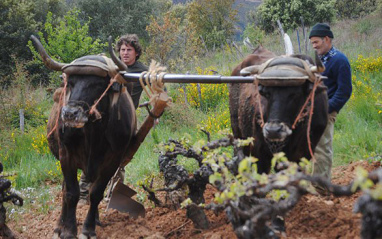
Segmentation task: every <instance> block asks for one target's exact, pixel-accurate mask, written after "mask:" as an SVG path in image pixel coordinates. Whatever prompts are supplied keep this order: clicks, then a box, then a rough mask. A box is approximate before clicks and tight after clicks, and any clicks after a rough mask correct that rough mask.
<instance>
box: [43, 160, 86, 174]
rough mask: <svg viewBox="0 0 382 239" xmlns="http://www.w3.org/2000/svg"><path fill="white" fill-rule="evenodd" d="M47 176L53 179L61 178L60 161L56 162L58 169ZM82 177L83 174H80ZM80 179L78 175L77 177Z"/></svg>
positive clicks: (50, 171)
mask: <svg viewBox="0 0 382 239" xmlns="http://www.w3.org/2000/svg"><path fill="white" fill-rule="evenodd" d="M47 174H48V175H49V176H51V177H53V178H57V177H59V176H61V164H60V161H58V160H57V161H56V167H55V168H53V169H50V170H48V171H47ZM80 175H81V174H80ZM77 178H78V175H77Z"/></svg>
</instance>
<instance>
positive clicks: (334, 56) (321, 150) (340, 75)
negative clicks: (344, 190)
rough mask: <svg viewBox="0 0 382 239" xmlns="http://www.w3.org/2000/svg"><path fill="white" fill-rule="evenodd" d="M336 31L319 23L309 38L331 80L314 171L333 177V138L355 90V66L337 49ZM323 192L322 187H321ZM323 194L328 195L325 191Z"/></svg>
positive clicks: (328, 83)
mask: <svg viewBox="0 0 382 239" xmlns="http://www.w3.org/2000/svg"><path fill="white" fill-rule="evenodd" d="M333 38H334V36H333V32H332V31H331V30H330V26H329V25H327V24H325V23H317V24H316V25H314V26H313V28H312V30H311V32H310V34H309V39H310V43H311V44H312V46H313V48H314V49H315V51H316V52H317V54H318V55H319V56H320V58H321V61H322V63H323V64H324V66H325V71H324V72H323V73H322V75H323V76H326V77H327V79H325V80H324V84H325V85H326V87H327V88H328V91H327V92H328V98H329V120H328V125H327V126H326V129H325V132H324V134H323V135H322V137H321V139H320V141H319V142H318V145H317V147H316V150H315V154H314V156H315V158H316V162H315V163H314V165H313V174H316V175H321V176H323V177H325V178H327V179H329V180H330V179H331V169H332V162H333V149H332V141H333V134H334V122H335V120H336V116H337V114H338V113H339V112H340V110H341V108H342V107H343V106H344V105H345V103H346V102H347V101H348V100H349V98H350V96H351V93H352V84H351V69H350V63H349V60H348V59H347V57H346V56H345V55H344V54H343V53H342V52H340V51H339V50H337V49H336V48H335V47H334V46H333V44H332V40H333ZM318 189H319V190H318V191H319V192H320V188H318ZM320 193H323V194H325V190H324V191H321V192H320Z"/></svg>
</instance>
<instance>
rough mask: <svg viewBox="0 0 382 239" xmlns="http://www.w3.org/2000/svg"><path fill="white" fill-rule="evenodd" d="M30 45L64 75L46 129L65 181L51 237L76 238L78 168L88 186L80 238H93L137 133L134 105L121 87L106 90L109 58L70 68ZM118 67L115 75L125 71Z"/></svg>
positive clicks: (81, 61)
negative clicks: (104, 203) (112, 181)
mask: <svg viewBox="0 0 382 239" xmlns="http://www.w3.org/2000/svg"><path fill="white" fill-rule="evenodd" d="M32 40H33V42H34V44H35V46H36V48H37V49H38V51H39V52H40V54H41V56H42V58H43V60H44V63H45V65H47V67H49V68H51V69H53V70H57V71H63V73H65V74H63V75H64V81H65V83H66V87H63V88H61V90H60V91H56V93H55V101H56V102H55V103H54V105H53V108H52V111H51V114H50V118H49V121H48V127H47V128H48V142H49V147H50V150H51V151H52V153H53V154H54V156H55V157H56V158H57V159H59V160H60V164H61V168H62V173H63V176H64V181H63V198H62V211H61V216H60V218H59V220H58V223H57V227H56V228H55V230H54V238H59V237H60V238H77V221H76V207H77V203H78V200H79V195H80V191H79V185H78V180H77V170H78V169H81V170H82V171H83V172H84V174H85V175H86V177H87V179H88V180H89V181H90V182H92V186H91V188H90V190H89V191H90V192H89V194H90V208H89V211H88V214H87V216H86V219H85V222H84V224H83V229H82V234H81V236H80V238H95V237H96V233H95V227H96V220H97V221H98V204H99V203H100V201H101V200H102V198H103V193H104V190H105V188H106V186H107V184H108V182H109V180H110V179H111V177H112V176H113V174H114V173H115V172H116V170H117V169H118V167H119V165H120V164H121V161H122V159H123V158H124V157H125V155H126V153H127V148H128V145H129V143H130V141H131V139H132V137H133V136H134V134H135V132H136V115H135V109H134V105H133V103H132V100H131V97H130V95H129V94H128V93H127V91H126V89H125V88H124V87H120V89H119V90H115V89H116V88H115V87H112V88H110V89H108V86H109V84H110V79H111V77H110V75H112V74H111V72H114V73H116V71H117V70H118V69H117V68H116V66H115V64H114V63H113V62H112V61H110V59H108V58H105V57H102V56H85V57H82V58H79V59H77V60H75V61H74V62H72V63H71V64H63V63H58V62H55V61H54V60H52V59H51V58H50V57H49V56H48V55H47V53H46V52H45V50H44V49H43V47H42V45H41V43H40V42H39V41H38V39H37V38H36V37H34V36H32ZM109 49H111V46H109ZM113 57H114V58H116V57H115V55H113ZM117 63H118V65H120V68H119V69H120V70H125V69H126V66H124V65H123V63H122V64H121V62H117ZM65 76H66V77H65ZM104 93H105V95H104V96H103V97H101V96H102V95H103V94H104ZM99 99H100V101H99V102H98V103H97V104H96V105H95V102H96V101H98V100H99ZM92 106H94V107H93V109H92Z"/></svg>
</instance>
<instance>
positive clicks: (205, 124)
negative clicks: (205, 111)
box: [199, 104, 231, 133]
mask: <svg viewBox="0 0 382 239" xmlns="http://www.w3.org/2000/svg"><path fill="white" fill-rule="evenodd" d="M199 128H202V129H204V130H206V131H207V132H209V133H217V132H219V131H221V130H225V129H231V119H230V113H229V107H228V104H222V105H220V106H219V109H218V110H217V111H216V112H215V113H214V114H213V115H211V114H210V115H208V117H207V119H206V120H202V121H201V122H200V125H199Z"/></svg>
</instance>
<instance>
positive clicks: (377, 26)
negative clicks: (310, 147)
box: [0, 17, 382, 204]
mask: <svg viewBox="0 0 382 239" xmlns="http://www.w3.org/2000/svg"><path fill="white" fill-rule="evenodd" d="M381 26H382V19H378V18H373V17H369V18H366V19H361V20H358V21H350V20H347V21H342V22H338V23H337V24H335V25H333V31H334V34H335V42H334V44H335V46H336V47H337V48H339V49H340V50H341V51H343V52H344V53H345V54H346V55H348V57H349V59H350V61H351V64H352V68H353V96H352V98H351V100H350V101H349V102H348V104H347V105H346V106H345V108H344V109H343V110H342V111H341V113H340V114H339V116H338V118H337V122H336V125H335V135H334V164H335V166H338V165H343V164H346V163H349V162H351V161H356V160H360V159H370V160H372V159H378V160H381V154H382V145H381V144H380V142H381V141H382V130H381V128H382V97H381V93H380V92H382V72H381V71H382V54H381V53H382V52H381V44H380V36H381V35H382V27H381ZM288 34H289V35H290V36H291V38H292V41H293V43H294V46H295V52H297V51H298V44H297V35H296V32H290V33H288ZM299 36H300V42H301V40H302V39H301V38H302V31H301V29H300V31H299ZM238 45H239V46H241V45H240V44H238ZM263 45H264V46H265V47H266V48H268V49H270V50H272V51H274V52H277V53H278V54H282V53H283V45H282V42H281V37H280V35H279V34H274V35H268V36H265V38H264V43H263ZM301 47H302V48H303V47H304V45H301ZM303 49H304V48H303ZM248 53H250V49H248V48H246V47H244V46H241V49H240V52H239V51H238V50H237V49H235V48H233V47H230V46H228V45H227V46H226V47H224V48H223V49H220V50H217V51H216V52H210V53H208V54H207V56H206V57H204V58H202V59H198V61H197V62H193V63H191V64H190V65H189V66H188V71H189V72H190V73H191V74H213V73H214V72H218V74H223V75H229V74H230V72H231V70H232V69H233V68H234V67H235V66H236V65H237V64H238V63H239V62H240V60H241V59H242V55H243V56H244V55H247V54H248ZM311 53H312V52H311V49H309V48H308V54H310V55H311ZM211 70H212V71H211ZM178 73H179V72H178ZM183 73H185V72H183ZM14 77H15V79H18V80H17V81H15V85H14V87H13V88H11V89H9V90H6V91H2V92H0V93H1V94H0V95H1V97H0V114H1V115H2V117H1V118H0V129H1V133H0V160H1V162H2V163H3V164H4V168H5V172H7V173H9V174H12V175H13V176H11V177H10V179H11V180H12V182H13V185H14V186H15V187H16V188H17V189H23V190H26V189H27V188H38V187H40V186H41V185H46V184H48V185H51V184H59V183H60V181H61V178H62V176H61V173H60V166H59V164H58V162H57V161H56V160H55V159H54V157H53V156H52V155H51V154H50V152H49V151H48V148H47V142H46V138H45V135H46V127H45V124H46V120H47V117H48V115H49V110H50V106H51V105H52V99H51V96H50V93H48V94H47V91H46V89H44V88H41V87H40V88H37V89H36V88H32V87H31V85H30V84H29V83H28V75H26V73H25V72H23V71H22V70H21V68H20V69H19V70H18V71H17V72H16V73H15V75H14ZM167 87H168V91H169V94H170V96H171V97H172V98H173V100H174V105H173V107H172V108H170V109H168V110H167V111H166V112H165V114H164V115H163V117H162V118H161V119H160V123H159V124H158V125H157V126H156V127H155V128H153V129H152V131H151V132H150V134H149V135H148V137H147V138H146V140H145V142H144V143H143V144H142V146H141V147H140V149H139V150H138V152H137V154H136V155H135V157H134V159H133V160H132V162H131V163H130V164H128V166H127V167H126V176H127V177H126V181H128V182H129V183H130V184H132V185H134V186H137V184H138V183H139V181H141V180H144V179H145V177H146V176H155V175H157V174H158V173H159V170H158V164H157V160H158V153H157V152H156V150H155V149H156V145H157V144H158V143H161V142H166V141H167V140H168V139H169V138H175V139H177V138H181V137H186V138H187V139H189V140H190V141H191V142H196V141H198V140H199V139H205V140H206V136H205V135H204V134H203V133H202V132H201V131H200V129H201V128H203V129H206V130H208V131H209V132H211V134H212V138H213V139H216V138H218V137H220V133H219V132H220V131H222V130H223V131H225V132H229V131H230V122H229V110H228V93H227V87H226V86H225V85H201V91H202V99H201V100H200V96H199V95H198V91H197V90H196V87H197V86H196V85H187V86H183V85H179V84H173V85H168V86H167ZM185 92H186V93H185ZM185 96H187V102H186V97H185ZM144 100H145V99H142V102H143V101H144ZM20 108H23V109H24V111H25V112H24V114H25V118H26V125H25V132H20V130H19V128H18V127H19V124H18V123H19V122H18V119H19V109H20ZM146 115H147V112H145V110H144V109H139V110H138V116H139V122H143V120H144V117H145V116H146ZM181 163H183V164H185V165H186V166H187V169H189V170H192V169H193V168H194V167H195V164H194V162H181ZM37 198H38V199H37V200H40V201H43V200H46V199H45V198H46V197H41V199H39V198H40V197H37ZM28 203H29V202H27V204H28Z"/></svg>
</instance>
